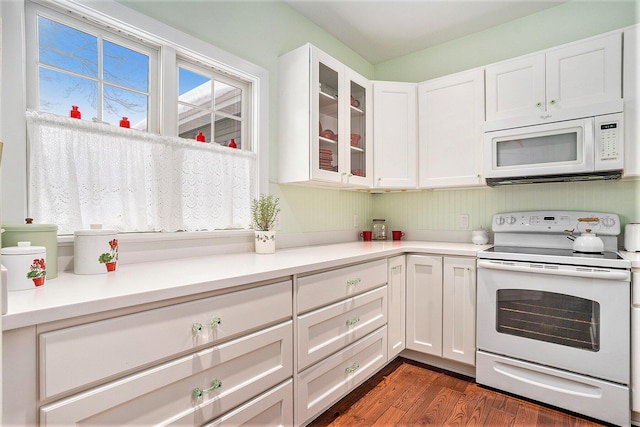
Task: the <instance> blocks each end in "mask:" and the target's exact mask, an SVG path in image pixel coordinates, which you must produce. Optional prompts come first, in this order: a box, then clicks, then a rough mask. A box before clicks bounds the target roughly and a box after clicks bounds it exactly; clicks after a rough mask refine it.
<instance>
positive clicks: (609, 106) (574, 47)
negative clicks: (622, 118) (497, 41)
mask: <svg viewBox="0 0 640 427" xmlns="http://www.w3.org/2000/svg"><path fill="white" fill-rule="evenodd" d="M486 90H487V96H486V114H487V127H486V130H496V129H501V128H508V127H514V126H526V125H530V124H536V123H543V122H549V121H558V120H567V119H571V118H577V117H585V116H592V115H597V114H606V113H611V112H615V111H621V108H622V36H621V33H620V32H616V33H610V34H607V35H605V36H598V37H593V38H589V39H587V40H583V41H579V42H575V43H571V44H567V45H563V46H561V47H558V48H554V49H549V50H547V51H544V52H541V53H536V54H532V55H527V56H524V57H520V58H516V59H513V60H508V61H504V62H500V63H497V64H493V65H489V66H487V68H486Z"/></svg>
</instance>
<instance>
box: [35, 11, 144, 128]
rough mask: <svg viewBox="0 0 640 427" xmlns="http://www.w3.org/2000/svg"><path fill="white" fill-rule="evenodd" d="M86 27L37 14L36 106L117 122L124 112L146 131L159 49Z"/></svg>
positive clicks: (135, 125) (83, 117)
mask: <svg viewBox="0 0 640 427" xmlns="http://www.w3.org/2000/svg"><path fill="white" fill-rule="evenodd" d="M62 21H64V23H63V22H62ZM68 24H69V25H68ZM73 24H75V25H76V26H77V27H78V28H75V27H74V26H72V25H73ZM86 27H87V26H86V25H82V23H74V22H72V21H71V20H69V19H65V18H64V17H61V16H57V15H55V14H52V15H50V16H44V15H42V14H38V16H37V45H38V50H37V54H38V58H37V64H38V75H37V79H38V84H37V88H38V95H37V98H38V110H39V111H44V112H50V113H54V114H59V115H65V116H66V115H69V114H70V110H71V109H72V108H73V109H74V110H77V111H79V112H80V113H79V116H80V117H81V118H82V119H85V120H93V121H98V122H106V123H110V124H115V125H118V124H119V123H120V120H121V119H122V118H123V117H127V119H128V120H129V122H130V123H131V124H132V126H131V127H132V128H136V129H140V130H145V131H146V130H148V122H149V120H148V119H149V113H150V100H151V82H152V80H151V79H150V75H151V74H152V72H153V73H157V71H156V70H155V67H154V69H151V65H152V64H155V62H156V61H155V57H156V56H157V51H155V50H153V49H149V48H147V47H146V46H144V45H141V44H138V45H137V46H136V45H135V44H134V43H133V42H131V41H128V40H125V39H123V38H122V37H118V36H116V35H112V34H108V33H104V32H103V33H101V32H99V31H98V30H99V29H98V28H96V29H93V28H89V29H87V28H86ZM79 28H83V29H79ZM133 46H135V47H133ZM151 58H153V59H154V60H153V61H151ZM153 81H155V80H153ZM151 111H155V108H153V109H152V110H151Z"/></svg>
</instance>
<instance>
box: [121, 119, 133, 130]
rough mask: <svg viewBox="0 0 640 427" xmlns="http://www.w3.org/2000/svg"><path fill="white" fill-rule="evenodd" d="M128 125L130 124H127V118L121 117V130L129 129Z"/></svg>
mask: <svg viewBox="0 0 640 427" xmlns="http://www.w3.org/2000/svg"><path fill="white" fill-rule="evenodd" d="M130 125H131V123H129V119H128V118H126V117H123V118H122V120H120V127H121V128H128V127H131V126H130Z"/></svg>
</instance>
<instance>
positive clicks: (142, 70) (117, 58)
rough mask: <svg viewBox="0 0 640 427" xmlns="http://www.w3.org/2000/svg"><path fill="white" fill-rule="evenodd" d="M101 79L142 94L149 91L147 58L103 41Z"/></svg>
mask: <svg viewBox="0 0 640 427" xmlns="http://www.w3.org/2000/svg"><path fill="white" fill-rule="evenodd" d="M102 48H103V54H102V56H103V63H102V68H103V79H104V80H105V81H107V82H111V83H116V84H118V85H121V86H126V87H128V88H131V89H136V90H139V91H142V92H148V90H149V57H148V56H147V55H143V54H141V53H139V52H136V51H134V50H131V49H127V48H126V47H123V46H120V45H117V44H115V43H111V42H109V41H106V40H105V41H104V43H103V46H102Z"/></svg>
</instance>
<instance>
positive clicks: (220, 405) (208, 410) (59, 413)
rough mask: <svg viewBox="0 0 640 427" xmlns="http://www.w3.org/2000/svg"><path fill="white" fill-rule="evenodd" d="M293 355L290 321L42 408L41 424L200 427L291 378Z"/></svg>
mask: <svg viewBox="0 0 640 427" xmlns="http://www.w3.org/2000/svg"><path fill="white" fill-rule="evenodd" d="M292 351H293V349H292V322H291V321H288V322H286V323H283V324H280V325H277V326H272V327H271V328H268V329H266V330H263V331H260V332H256V333H253V334H251V335H247V336H244V337H241V338H238V339H236V340H233V341H230V342H226V343H223V344H220V345H217V346H215V347H212V348H208V349H205V350H201V351H199V352H197V353H194V354H190V355H188V356H184V357H181V358H179V359H177V360H174V361H171V362H167V363H164V364H162V365H160V366H157V367H154V368H150V369H147V370H144V371H142V372H139V373H136V374H133V375H130V376H128V377H125V378H122V379H120V380H116V381H114V382H111V383H108V384H105V385H102V386H99V387H97V388H94V389H91V390H88V391H86V392H83V393H81V394H78V395H74V396H71V397H69V398H66V399H63V400H61V401H58V402H54V403H52V404H50V405H47V406H44V407H42V408H41V409H40V424H41V425H45V426H47V425H49V426H53V425H114V426H115V425H158V424H162V425H170V424H181V425H202V424H203V423H205V422H207V421H209V420H212V419H214V418H216V417H219V416H220V415H222V414H224V413H225V412H227V411H229V410H231V409H233V408H235V407H237V406H238V405H240V404H242V403H244V402H246V401H248V400H249V399H251V398H253V397H255V396H257V395H259V394H260V393H262V392H264V391H266V390H268V389H269V388H271V387H274V386H275V385H277V384H279V383H281V382H282V381H285V380H286V379H288V378H290V377H291V375H292V369H293V367H292V366H293V363H292V356H291V355H292ZM216 380H219V381H220V386H219V387H218V388H217V389H213V388H214V387H213V383H214V382H215V381H216ZM210 387H211V388H212V390H207V389H209V388H210ZM196 388H200V389H203V390H204V391H203V392H202V396H201V397H200V398H198V397H196V396H195V394H196V392H195V389H196Z"/></svg>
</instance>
